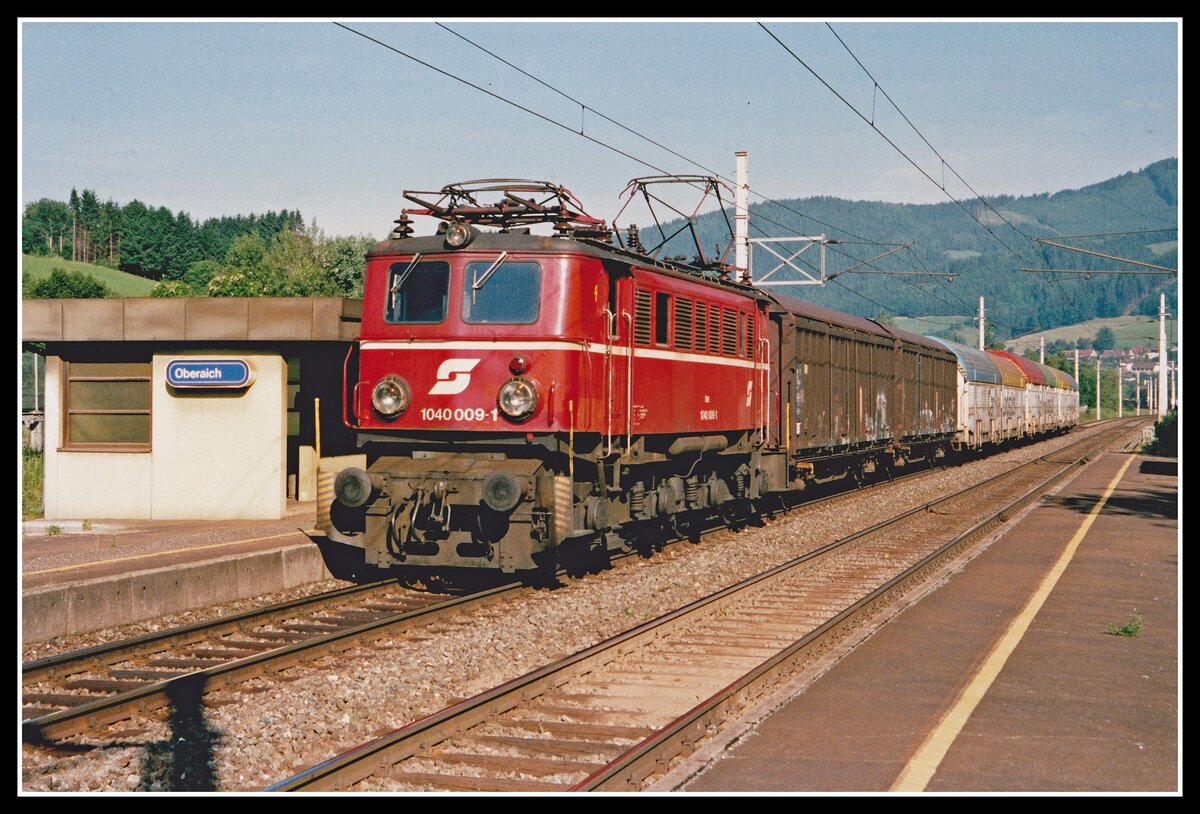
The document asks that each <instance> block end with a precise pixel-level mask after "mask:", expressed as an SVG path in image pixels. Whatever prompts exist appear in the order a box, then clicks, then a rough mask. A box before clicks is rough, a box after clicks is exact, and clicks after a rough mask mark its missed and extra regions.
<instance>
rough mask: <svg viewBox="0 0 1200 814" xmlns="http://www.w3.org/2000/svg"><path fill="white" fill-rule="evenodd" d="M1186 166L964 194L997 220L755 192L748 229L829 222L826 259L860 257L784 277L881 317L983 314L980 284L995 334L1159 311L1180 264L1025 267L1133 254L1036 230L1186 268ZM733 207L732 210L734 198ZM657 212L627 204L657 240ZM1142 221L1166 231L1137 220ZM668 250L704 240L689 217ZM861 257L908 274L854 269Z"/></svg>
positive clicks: (703, 220)
mask: <svg viewBox="0 0 1200 814" xmlns="http://www.w3.org/2000/svg"><path fill="white" fill-rule="evenodd" d="M1178 173H1179V162H1178V161H1177V160H1176V159H1173V158H1172V159H1166V160H1164V161H1159V162H1157V163H1155V164H1151V165H1150V166H1148V167H1145V168H1143V169H1142V170H1139V171H1138V172H1128V173H1125V174H1124V175H1121V176H1118V177H1116V178H1110V179H1109V180H1107V181H1102V182H1100V183H1097V184H1092V185H1090V186H1086V187H1083V188H1081V189H1070V190H1062V191H1060V192H1055V193H1053V194H1050V193H1045V194H1039V195H1029V196H1024V197H1012V196H1006V195H999V196H993V197H989V198H988V203H989V204H990V206H991V207H992V208H994V209H995V210H996V211H998V212H1000V213H1001V214H1003V215H1004V219H1001V218H1000V217H999V216H997V215H996V214H995V213H994V212H993V211H991V209H988V208H986V207H985V206H984V205H983V204H982V203H980V202H979V201H978V200H963V205H964V206H965V207H966V208H967V209H968V210H970V211H971V213H972V214H974V215H975V216H976V217H978V218H979V219H980V220H981V221H982V222H983V223H984V224H986V226H987V229H984V227H983V226H981V225H980V224H979V223H977V222H976V221H975V220H973V219H972V218H971V217H968V216H967V214H966V213H964V212H963V210H962V208H961V207H960V206H959V205H958V204H955V203H953V202H947V203H941V204H895V203H883V202H879V201H848V200H843V199H839V198H829V197H820V198H797V199H790V200H781V201H779V202H778V203H775V202H770V201H766V202H764V201H758V202H753V201H754V198H753V196H752V198H751V200H752V203H751V205H750V224H751V226H750V234H751V237H752V238H759V237H763V236H765V235H774V236H787V235H815V234H825V235H826V236H827V237H828V238H830V239H833V240H837V241H839V242H837V243H831V244H829V245H828V246H827V247H826V269H827V273H828V274H834V273H837V272H839V271H846V270H850V269H853V270H852V271H849V273H846V274H840V275H839V276H838V277H837V279H835V280H833V281H831V282H828V283H827V284H826V285H824V286H800V287H795V288H790V289H787V290H786V292H787V293H788V294H791V295H795V296H798V297H801V298H803V299H806V300H809V301H811V302H815V303H818V304H820V305H824V306H827V307H830V308H836V309H838V310H841V311H847V312H850V313H854V314H858V315H861V316H867V317H872V318H873V317H875V316H877V315H879V314H880V312H881V311H882V312H884V313H885V314H887V315H890V316H891V317H892V318H894V319H898V318H900V317H910V318H911V317H923V318H929V317H930V316H937V317H941V316H953V315H962V314H971V315H974V314H975V312H976V311H977V309H978V306H979V297H980V296H983V297H984V298H985V299H986V302H987V314H988V319H989V322H990V323H991V324H992V326H993V330H994V338H996V339H998V340H1001V341H1003V340H1005V339H1008V338H1010V337H1013V336H1020V335H1022V334H1026V333H1029V332H1033V331H1040V330H1048V329H1050V328H1055V327H1058V326H1062V325H1070V324H1076V323H1081V322H1086V321H1088V320H1091V319H1096V318H1113V317H1120V316H1135V315H1144V316H1154V315H1157V313H1158V295H1159V292H1160V291H1165V292H1166V293H1167V307H1168V309H1169V310H1170V311H1171V312H1172V313H1177V312H1178V304H1177V293H1176V291H1177V280H1176V278H1174V277H1172V276H1155V275H1147V274H1143V275H1121V274H1095V275H1092V276H1091V277H1090V278H1088V279H1084V278H1083V276H1082V275H1065V274H1050V273H1046V272H1044V271H1043V272H1042V273H1029V272H1023V271H1021V269H1023V268H1030V269H1050V268H1053V269H1084V270H1105V269H1117V268H1130V267H1129V266H1122V265H1121V264H1119V263H1116V262H1114V261H1112V260H1108V259H1105V258H1102V257H1097V256H1093V255H1086V254H1080V253H1077V252H1069V251H1066V250H1063V249H1058V248H1054V247H1050V246H1047V245H1045V244H1039V243H1036V242H1034V241H1033V240H1032V238H1035V237H1039V238H1045V239H1049V240H1054V241H1056V242H1061V243H1064V244H1066V245H1071V246H1076V247H1078V248H1082V249H1086V250H1088V251H1092V252H1098V253H1101V254H1108V255H1114V256H1118V257H1125V258H1129V259H1133V260H1139V261H1142V262H1147V263H1153V264H1155V265H1159V266H1166V267H1170V268H1176V267H1177V266H1178V262H1179V259H1178V258H1179V251H1178V244H1177V243H1176V238H1177V234H1176V233H1175V232H1173V231H1170V230H1164V227H1170V226H1172V225H1177V224H1178V222H1179V210H1178V199H1179V194H1178ZM752 180H753V179H752ZM727 215H728V219H729V222H732V219H733V213H732V211H731V210H730V211H729V212H728V213H727ZM648 217H649V215H648V214H646V213H644V212H641V213H636V214H633V213H630V214H629V215H627V216H626V218H625V220H626V221H627V222H623V223H622V224H621V225H622V226H627V225H628V221H631V220H632V221H633V222H638V223H639V226H640V227H641V234H642V242H643V243H644V244H646V245H647V246H653V245H654V243H655V242H656V241H654V240H652V239H649V238H651V237H652V236H657V235H658V230H657V228H655V227H654V226H653V223H652V222H651V221H648V220H647V218H648ZM1006 221H1007V222H1006ZM1010 224H1011V225H1010ZM679 225H680V224H679V222H678V221H675V222H671V223H664V224H663V230H664V232H665V233H666V234H672V233H673V232H674V231H675V230H676V229H678V228H679ZM1139 230H1162V231H1153V232H1150V231H1146V232H1142V233H1138V234H1130V233H1132V232H1138V231H1139ZM696 231H697V233H698V235H699V238H700V244H701V245H702V246H704V247H705V251H706V252H708V253H710V254H711V253H712V251H713V247H714V246H715V245H718V244H719V245H721V246H724V245H725V244H726V243H727V242H728V241H729V229H728V226H727V221H726V217H725V216H724V215H723V214H722V213H721V212H720V211H712V212H707V213H705V214H703V215H701V216H699V217H698V218H697V222H696ZM1093 235H1107V236H1103V237H1093ZM907 241H913V242H914V245H913V246H912V248H911V249H907V250H904V251H900V252H897V253H895V254H893V255H890V256H888V257H884V258H882V259H880V260H877V261H873V262H872V263H871V264H870V265H869V266H867V265H863V261H866V260H870V258H872V257H875V256H876V255H879V254H882V253H884V252H885V251H887V250H889V249H891V248H894V244H899V243H903V242H907ZM879 244H883V245H879ZM790 246H791V249H790V250H789V251H794V250H795V249H796V248H797V245H796V244H790ZM775 248H777V249H778V248H780V247H779V246H776V247H775ZM660 254H667V255H679V254H687V255H688V256H689V257H690V256H691V255H693V254H695V246H694V244H693V243H692V241H691V238H690V235H689V234H688V232H687V230H684V231H683V232H682V234H681V235H680V236H678V237H676V238H674V239H673V240H671V241H669V242H668V243H667V244H666V246H665V247H664V248H663V249H662V251H661V253H660ZM815 254H816V252H814V251H809V252H807V253H805V254H804V255H801V256H800V259H799V261H798V262H801V263H804V262H808V263H810V264H811V263H813V262H814V261H813V259H812V258H813V257H814V255H815ZM778 262H779V261H778V259H776V258H775V257H773V256H771V255H770V254H768V253H767V252H766V251H765V250H763V249H761V248H759V247H756V248H755V250H754V258H753V263H754V265H755V267H756V268H764V269H766V268H771V267H773V266H775V265H776V264H777V263H778ZM810 267H811V266H810ZM855 267H857V269H856V268H855ZM859 270H869V271H873V272H878V271H887V272H897V271H904V272H909V274H905V275H902V276H901V275H888V274H879V273H871V274H860V273H856V271H859ZM913 271H918V272H929V273H930V274H931V276H929V277H924V276H913V275H911V272H913ZM785 273H786V271H781V272H779V273H777V274H775V275H774V277H773V279H775V280H779V279H781V278H783V279H786V278H785V277H784V275H785ZM950 275H953V276H954V281H953V282H950V281H948V279H947V277H948V276H950ZM777 290H784V289H777ZM905 327H909V328H911V327H913V326H912V325H909V324H905ZM926 327H928V326H926ZM916 330H917V332H918V333H931V332H932V331H930V330H923V329H921V327H920V323H918V324H917V328H916ZM940 335H944V334H940ZM1071 338H1072V339H1074V338H1075V337H1071ZM970 344H973V343H970Z"/></svg>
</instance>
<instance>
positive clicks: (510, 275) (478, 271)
mask: <svg viewBox="0 0 1200 814" xmlns="http://www.w3.org/2000/svg"><path fill="white" fill-rule="evenodd" d="M489 270H490V271H491V273H490V274H488V272H489ZM485 275H486V277H485ZM472 281H475V284H474V285H473V284H472ZM541 293H542V267H541V266H540V265H538V264H537V263H515V262H512V261H504V262H501V263H500V264H499V265H496V264H495V262H487V261H480V262H471V263H468V264H467V268H466V274H465V275H464V276H463V301H462V318H463V321H464V322H470V323H476V324H487V323H500V324H508V325H528V324H531V323H534V322H537V318H538V306H539V304H540V300H541Z"/></svg>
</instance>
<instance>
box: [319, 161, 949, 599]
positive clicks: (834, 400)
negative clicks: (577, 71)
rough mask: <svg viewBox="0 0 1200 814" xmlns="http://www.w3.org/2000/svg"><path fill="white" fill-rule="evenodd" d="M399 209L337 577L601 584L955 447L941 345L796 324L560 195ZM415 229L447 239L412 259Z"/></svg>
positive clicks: (871, 327) (358, 413) (371, 300)
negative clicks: (637, 553) (756, 512)
mask: <svg viewBox="0 0 1200 814" xmlns="http://www.w3.org/2000/svg"><path fill="white" fill-rule="evenodd" d="M405 195H406V197H408V198H409V200H411V201H413V202H414V203H417V204H418V205H419V207H420V208H418V209H410V210H405V213H404V215H402V217H401V219H400V220H399V221H397V224H398V226H397V229H396V230H395V231H394V232H393V233H392V235H391V239H389V240H386V241H383V242H381V243H378V244H376V245H375V246H374V247H373V248H372V249H371V250H370V252H369V253H368V255H367V270H366V283H365V291H364V297H363V311H362V334H361V337H360V339H359V342H358V343H357V346H356V350H355V352H354V355H355V356H356V357H357V358H356V360H355V359H354V358H351V359H348V360H347V361H348V364H347V366H346V369H347V378H346V382H345V386H346V394H347V417H346V420H347V423H348V424H349V425H350V426H351V427H352V428H353V429H354V430H355V431H356V433H357V436H358V441H359V446H360V447H361V448H362V449H363V451H364V452H365V453H366V454H367V459H368V466H367V468H366V469H365V470H361V469H356V468H355V469H348V470H343V471H342V472H341V473H340V474H339V475H338V476H337V479H336V481H335V485H334V494H335V496H336V499H335V500H333V502H332V504H331V505H330V507H329V515H328V516H329V523H328V527H327V528H326V529H324V531H325V532H326V534H327V539H326V540H322V541H321V542H322V544H323V545H324V546H325V548H326V554H327V559H328V560H329V561H330V565H331V568H332V570H334V571H335V573H339V574H341V575H353V576H356V577H359V578H363V577H367V576H370V575H373V574H375V573H378V571H377V570H376V569H382V570H383V571H387V572H399V573H400V574H402V575H404V576H406V577H408V578H410V579H420V580H421V581H423V582H424V583H425V584H426V585H430V584H433V583H436V582H437V581H439V580H445V579H447V578H451V579H452V580H453V581H456V582H457V581H462V578H463V577H464V576H465V575H466V574H468V573H472V572H474V573H479V572H480V571H481V570H483V571H487V572H503V573H514V572H523V573H526V574H539V573H541V574H543V575H545V574H551V573H553V569H555V568H556V567H558V566H559V565H564V564H565V565H568V566H569V567H570V566H572V565H573V566H574V567H575V568H577V569H583V568H585V567H594V566H596V565H597V564H599V563H603V562H605V561H606V559H607V556H608V553H609V551H610V549H616V548H618V547H621V546H649V545H654V544H656V543H657V542H658V541H659V540H661V539H662V537H663V536H664V534H665V533H666V532H667V531H668V530H670V531H673V532H674V533H678V534H690V533H694V532H696V531H697V530H698V529H699V528H700V527H701V526H702V525H703V524H705V523H707V522H709V521H710V520H712V519H714V518H716V517H718V516H721V515H724V516H726V519H729V517H730V516H732V515H737V514H745V513H748V512H749V511H751V510H752V508H753V502H754V501H756V500H759V499H760V498H762V497H764V496H766V495H768V494H771V493H775V494H782V493H785V492H787V491H791V490H794V489H797V488H803V486H804V484H805V483H806V482H811V481H813V480H823V479H829V478H835V477H842V476H845V475H847V474H859V473H861V472H862V471H864V470H867V471H869V469H870V468H872V467H874V465H875V464H876V463H877V462H878V461H880V460H884V459H885V458H886V461H889V462H894V463H899V462H902V461H904V460H905V459H910V458H914V457H920V456H923V455H927V454H932V453H934V452H937V451H940V450H941V449H943V448H945V446H946V445H947V444H948V443H949V440H950V438H951V435H952V433H953V431H954V426H955V415H954V404H955V389H954V388H955V378H954V372H955V369H956V368H955V362H954V357H953V355H952V354H950V353H948V352H947V351H946V350H945V349H944V348H942V347H940V346H938V345H936V344H935V343H932V342H929V341H927V340H923V339H922V338H920V337H916V336H914V335H911V334H904V335H901V332H895V331H891V330H889V329H886V328H883V327H882V326H879V325H878V324H877V323H874V322H870V321H869V320H861V319H858V318H853V317H848V316H846V315H838V314H836V313H834V312H829V311H826V310H825V309H817V308H811V307H807V306H802V305H793V306H790V307H785V306H783V305H781V304H780V302H779V301H778V300H777V299H775V298H772V297H770V296H768V295H767V294H765V293H764V292H762V291H760V290H757V289H755V288H753V287H751V286H749V285H746V284H743V283H741V282H738V281H737V280H736V279H733V278H732V277H731V274H730V272H731V271H732V269H730V267H728V266H724V265H722V264H720V263H718V262H708V261H705V260H704V259H703V256H702V254H701V256H700V257H698V258H697V259H696V260H694V261H692V262H683V260H684V259H683V258H680V257H676V258H674V259H672V260H667V261H663V260H656V259H653V258H651V257H649V256H647V254H645V253H644V250H642V247H641V246H640V243H639V242H638V240H637V238H636V235H635V234H631V235H630V236H629V239H628V241H627V242H625V241H624V239H623V238H622V237H621V236H620V235H619V234H618V235H614V232H613V231H612V230H610V229H608V228H607V227H606V225H605V223H604V222H603V221H600V220H598V219H595V218H592V217H590V216H588V215H587V214H586V213H584V211H583V209H582V207H581V206H580V205H579V203H578V201H576V200H575V198H574V197H573V196H572V195H571V194H570V193H569V192H568V191H567V190H565V189H563V188H561V187H556V186H553V185H550V184H544V183H536V182H526V181H504V180H501V181H479V182H468V183H464V184H457V185H452V186H448V187H445V188H443V189H442V190H440V192H438V193H420V192H416V193H413V192H406V193H405ZM484 195H489V196H493V197H494V198H498V200H492V201H484V200H481V198H482V196H484ZM431 196H437V197H436V200H429V198H430V197H431ZM410 214H422V215H432V216H434V217H437V218H440V219H441V221H442V224H441V226H440V228H439V231H438V234H436V235H435V236H429V237H413V236H411V227H410V225H409V224H410V221H409V219H408V215H410ZM547 222H548V223H551V224H553V227H554V232H555V234H554V235H553V236H542V235H535V234H531V233H530V231H529V227H530V226H532V225H534V224H537V223H547ZM614 237H616V241H617V242H614ZM805 354H807V356H805ZM801 356H803V357H804V358H801ZM810 357H811V358H810ZM864 365H865V367H864Z"/></svg>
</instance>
